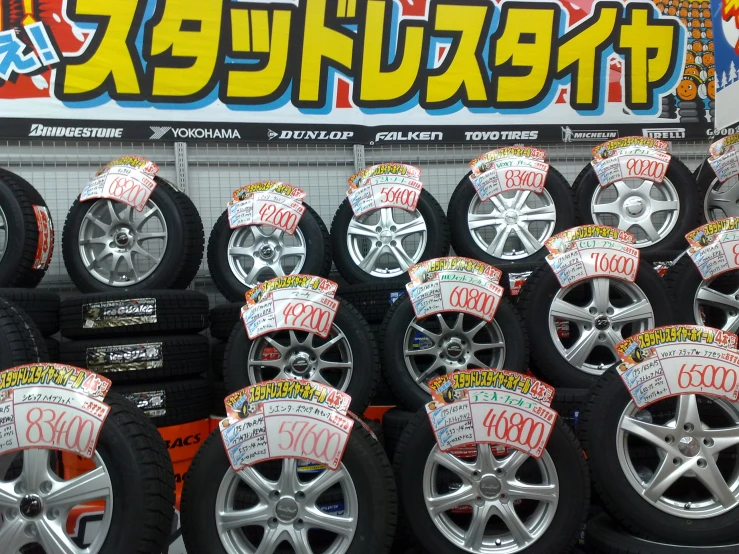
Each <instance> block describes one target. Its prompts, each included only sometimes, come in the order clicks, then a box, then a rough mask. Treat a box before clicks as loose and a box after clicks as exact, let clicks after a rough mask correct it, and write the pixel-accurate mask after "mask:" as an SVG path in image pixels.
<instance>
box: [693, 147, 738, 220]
mask: <svg viewBox="0 0 739 554" xmlns="http://www.w3.org/2000/svg"><path fill="white" fill-rule="evenodd" d="M693 177H694V178H695V181H696V183H697V184H698V194H700V197H701V199H702V201H703V212H702V213H701V214H700V215H701V218H702V220H703V221H714V220H716V219H723V218H725V217H732V216H739V175H734V176H733V177H732V178H731V179H728V180H727V181H724V182H723V183H722V182H721V181H719V180H718V178H717V177H716V173H715V172H714V171H713V168H712V167H711V166H710V164H709V163H708V160H704V161H703V162H702V163H701V165H699V166H698V169H696V170H695V172H694V173H693Z"/></svg>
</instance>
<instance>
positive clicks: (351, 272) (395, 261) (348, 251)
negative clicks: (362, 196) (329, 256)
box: [331, 191, 449, 283]
mask: <svg viewBox="0 0 739 554" xmlns="http://www.w3.org/2000/svg"><path fill="white" fill-rule="evenodd" d="M331 241H332V246H333V253H334V261H335V262H336V267H337V269H338V270H339V271H340V272H341V274H342V275H343V276H344V278H346V279H347V281H349V282H351V283H364V282H371V281H373V280H377V279H392V278H399V277H403V276H407V272H408V268H409V267H411V266H412V265H415V264H417V263H418V262H420V261H423V260H428V259H431V258H438V257H441V256H446V254H447V253H448V252H449V228H448V225H447V221H446V217H445V216H444V211H443V210H442V209H441V206H439V203H438V202H437V201H436V200H435V199H434V197H433V196H431V194H429V193H428V192H426V191H422V192H421V195H420V196H419V199H418V206H417V208H416V211H415V212H407V211H405V210H401V209H397V208H381V209H379V210H375V211H373V212H369V213H366V214H364V215H361V216H359V217H357V216H355V215H354V214H353V212H352V209H351V206H350V205H349V200H348V199H347V200H344V202H342V204H341V206H339V209H338V210H337V211H336V215H335V216H334V220H333V222H332V223H331Z"/></svg>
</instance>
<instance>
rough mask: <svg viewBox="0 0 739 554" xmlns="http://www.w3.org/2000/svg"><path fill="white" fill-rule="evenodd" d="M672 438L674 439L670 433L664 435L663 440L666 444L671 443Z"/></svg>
mask: <svg viewBox="0 0 739 554" xmlns="http://www.w3.org/2000/svg"><path fill="white" fill-rule="evenodd" d="M674 440H675V438H674V437H673V436H672V435H667V436H666V437H665V442H666V443H667V444H672V443H673V441H674Z"/></svg>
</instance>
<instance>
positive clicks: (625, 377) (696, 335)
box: [616, 325, 739, 408]
mask: <svg viewBox="0 0 739 554" xmlns="http://www.w3.org/2000/svg"><path fill="white" fill-rule="evenodd" d="M736 339H737V337H736V335H734V334H733V333H728V332H726V331H722V330H720V329H712V328H710V327H700V326H695V325H674V326H670V327H660V328H657V329H652V330H650V331H646V332H644V333H640V334H639V335H635V336H633V337H629V338H628V339H626V340H625V341H623V342H621V343H619V344H617V345H616V351H617V352H618V353H619V356H620V357H621V359H622V360H624V363H623V364H621V366H620V367H619V376H620V377H621V380H622V381H623V382H624V385H626V388H627V389H628V390H629V393H630V394H631V397H632V398H633V399H634V403H635V404H636V405H637V406H638V407H639V408H643V407H645V406H648V405H650V404H653V403H654V402H657V401H658V400H663V399H665V398H668V397H670V396H677V395H680V394H706V395H711V396H718V397H721V398H726V399H728V400H730V401H731V402H736V401H737V398H739V352H737V350H736ZM643 345H649V346H643Z"/></svg>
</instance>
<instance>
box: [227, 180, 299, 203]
mask: <svg viewBox="0 0 739 554" xmlns="http://www.w3.org/2000/svg"><path fill="white" fill-rule="evenodd" d="M256 192H271V193H274V194H280V195H282V196H287V197H288V198H291V199H292V200H295V201H296V202H300V201H302V200H303V199H304V198H305V197H306V193H305V191H304V190H303V189H301V188H298V187H296V186H293V185H288V184H287V183H283V182H281V181H261V182H259V183H252V184H250V185H246V186H245V187H241V188H238V189H236V190H235V191H233V194H232V195H231V198H232V203H233V202H240V201H241V200H244V199H245V198H246V197H247V196H249V195H250V194H253V193H256Z"/></svg>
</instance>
